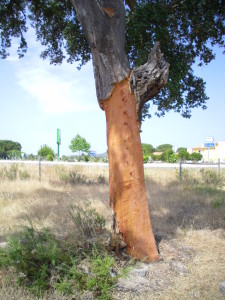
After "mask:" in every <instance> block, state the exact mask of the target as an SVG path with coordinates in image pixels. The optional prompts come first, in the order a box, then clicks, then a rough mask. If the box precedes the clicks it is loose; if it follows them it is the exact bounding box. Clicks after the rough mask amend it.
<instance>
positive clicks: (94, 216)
mask: <svg viewBox="0 0 225 300" xmlns="http://www.w3.org/2000/svg"><path fill="white" fill-rule="evenodd" d="M70 216H71V218H72V220H73V222H74V223H75V224H76V226H77V228H78V229H79V231H80V232H81V234H82V235H83V236H86V237H92V236H96V235H97V234H99V233H102V231H103V229H104V227H105V223H106V221H105V218H104V217H103V216H101V215H100V214H99V213H98V212H97V211H96V210H95V209H93V208H91V209H87V210H84V209H83V208H81V207H80V206H75V205H74V206H71V209H70Z"/></svg>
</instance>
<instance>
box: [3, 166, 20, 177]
mask: <svg viewBox="0 0 225 300" xmlns="http://www.w3.org/2000/svg"><path fill="white" fill-rule="evenodd" d="M17 173H18V165H16V164H13V165H11V166H10V168H9V170H7V169H5V178H7V179H8V180H10V181H12V180H15V179H16V178H17Z"/></svg>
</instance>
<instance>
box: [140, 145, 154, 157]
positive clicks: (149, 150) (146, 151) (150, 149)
mask: <svg viewBox="0 0 225 300" xmlns="http://www.w3.org/2000/svg"><path fill="white" fill-rule="evenodd" d="M141 145H142V152H143V156H144V155H148V156H149V155H151V153H152V152H154V151H155V148H154V147H153V146H152V145H151V144H144V143H142V144H141Z"/></svg>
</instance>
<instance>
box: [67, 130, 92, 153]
mask: <svg viewBox="0 0 225 300" xmlns="http://www.w3.org/2000/svg"><path fill="white" fill-rule="evenodd" d="M69 148H70V150H72V152H77V151H79V152H81V151H82V152H84V153H88V151H89V150H90V149H91V145H90V144H89V143H88V142H87V141H86V139H85V138H83V137H81V136H80V135H79V134H77V135H76V136H75V138H73V139H72V140H71V144H70V146H69Z"/></svg>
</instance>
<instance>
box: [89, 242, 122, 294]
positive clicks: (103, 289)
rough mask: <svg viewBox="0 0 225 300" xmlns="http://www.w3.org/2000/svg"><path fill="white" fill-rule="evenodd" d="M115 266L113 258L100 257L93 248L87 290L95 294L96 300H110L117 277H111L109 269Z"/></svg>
mask: <svg viewBox="0 0 225 300" xmlns="http://www.w3.org/2000/svg"><path fill="white" fill-rule="evenodd" d="M114 265H115V260H114V258H113V257H110V256H108V255H104V256H103V255H101V254H100V253H99V251H98V249H97V248H96V247H93V250H92V257H91V274H92V275H91V276H90V277H89V278H88V281H87V287H88V289H90V290H92V291H94V292H95V294H96V296H97V299H99V300H100V299H102V300H110V299H112V298H111V288H112V286H113V285H114V284H115V283H116V281H117V279H118V277H117V276H115V277H112V276H111V269H112V268H113V266H114Z"/></svg>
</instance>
